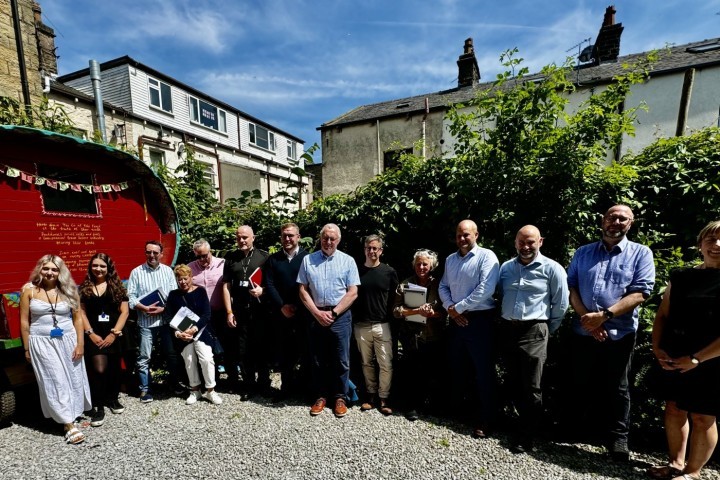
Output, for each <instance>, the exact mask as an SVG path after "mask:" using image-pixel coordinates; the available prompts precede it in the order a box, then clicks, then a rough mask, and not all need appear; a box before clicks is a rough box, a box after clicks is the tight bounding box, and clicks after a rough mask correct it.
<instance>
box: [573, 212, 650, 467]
mask: <svg viewBox="0 0 720 480" xmlns="http://www.w3.org/2000/svg"><path fill="white" fill-rule="evenodd" d="M633 219H634V217H633V213H632V210H630V208H629V207H627V206H625V205H615V206H614V207H612V208H611V209H610V210H608V211H607V213H605V215H604V216H603V220H602V240H601V241H599V242H595V243H591V244H589V245H584V246H582V247H580V248H578V250H577V251H576V252H575V256H574V257H573V259H572V262H571V263H570V267H569V269H568V285H569V287H570V304H571V305H572V307H573V309H574V310H575V313H577V316H578V318H577V319H575V320H574V321H573V331H574V335H573V341H572V352H573V362H572V365H573V373H574V375H573V376H574V380H575V382H574V389H573V391H574V392H575V394H576V398H575V399H574V401H573V403H572V408H571V414H572V417H571V419H570V420H569V421H570V422H571V425H573V426H580V427H581V428H586V427H587V423H588V421H592V422H593V423H594V425H591V427H596V428H597V429H598V430H599V431H601V432H603V433H604V434H605V435H606V436H607V440H608V450H609V452H610V455H611V457H612V458H613V459H614V460H616V461H627V460H629V458H630V451H629V449H628V433H629V428H630V391H629V382H628V372H629V371H630V362H631V360H632V353H633V349H634V347H635V337H636V332H637V328H638V306H639V305H640V304H641V303H643V302H644V301H645V299H646V298H647V297H648V296H649V295H650V293H651V292H652V289H653V286H654V285H655V265H654V263H653V255H652V252H651V251H650V249H649V248H648V247H646V246H644V245H640V244H638V243H635V242H631V241H629V240H628V239H627V237H626V235H627V232H628V231H629V230H630V227H631V226H632V223H633ZM593 401H595V402H596V403H597V405H588V404H589V403H592V402H593ZM585 416H588V417H589V418H587V419H584V417H585Z"/></svg>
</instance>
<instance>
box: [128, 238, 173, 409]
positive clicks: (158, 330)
mask: <svg viewBox="0 0 720 480" xmlns="http://www.w3.org/2000/svg"><path fill="white" fill-rule="evenodd" d="M162 256H163V246H162V244H161V243H160V242H158V241H155V240H150V241H148V242H147V243H146V244H145V263H143V264H142V265H140V266H138V267H135V268H134V269H133V271H132V272H130V278H129V279H128V283H127V291H128V298H129V300H130V301H129V305H130V308H132V309H134V310H135V311H137V316H138V320H137V324H138V341H139V351H138V358H137V372H138V376H139V377H140V401H141V402H143V403H150V402H152V401H153V397H152V394H151V393H150V383H151V381H152V376H151V373H150V358H151V357H152V347H153V344H154V343H155V342H156V341H157V339H158V337H159V338H160V348H161V350H162V352H163V354H164V355H165V358H166V360H167V366H168V370H169V372H170V383H172V384H173V388H174V390H175V392H176V393H182V392H184V388H183V387H182V385H181V384H180V382H179V380H178V378H179V361H178V355H177V353H176V351H175V347H174V346H173V342H172V336H171V333H170V326H169V325H168V324H166V323H165V322H164V321H163V316H162V313H163V311H164V310H165V307H164V306H161V305H159V304H158V303H157V302H155V303H152V304H150V305H144V304H143V303H141V302H140V300H141V299H142V298H143V297H144V296H145V295H147V294H149V293H152V292H153V291H154V290H159V291H160V292H161V293H162V295H163V296H165V297H167V294H168V293H170V291H171V290H175V289H176V288H177V281H176V280H175V274H174V273H173V270H172V268H170V267H168V266H167V265H163V264H162V263H160V259H161V258H162Z"/></svg>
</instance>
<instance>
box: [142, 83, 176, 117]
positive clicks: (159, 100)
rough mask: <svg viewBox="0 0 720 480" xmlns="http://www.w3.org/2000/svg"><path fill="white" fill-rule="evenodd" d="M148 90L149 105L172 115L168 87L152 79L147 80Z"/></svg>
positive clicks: (170, 95)
mask: <svg viewBox="0 0 720 480" xmlns="http://www.w3.org/2000/svg"><path fill="white" fill-rule="evenodd" d="M148 87H149V88H150V105H152V106H154V107H157V108H159V109H161V110H164V111H166V112H168V113H172V94H171V90H170V85H168V84H167V83H163V82H161V81H159V80H155V79H154V78H148Z"/></svg>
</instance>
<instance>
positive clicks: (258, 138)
mask: <svg viewBox="0 0 720 480" xmlns="http://www.w3.org/2000/svg"><path fill="white" fill-rule="evenodd" d="M248 125H249V127H248V128H249V131H250V143H252V144H253V145H256V146H258V147H260V148H264V149H265V150H270V151H273V152H274V151H275V134H274V133H272V132H271V131H269V130H268V129H267V128H263V127H261V126H260V125H255V124H254V123H250V124H248Z"/></svg>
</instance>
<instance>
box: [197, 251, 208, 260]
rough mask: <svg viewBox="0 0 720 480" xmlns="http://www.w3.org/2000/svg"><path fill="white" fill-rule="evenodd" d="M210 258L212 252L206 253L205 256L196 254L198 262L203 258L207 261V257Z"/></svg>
mask: <svg viewBox="0 0 720 480" xmlns="http://www.w3.org/2000/svg"><path fill="white" fill-rule="evenodd" d="M209 256H210V252H208V253H205V254H203V255H198V254H195V258H197V259H198V260H200V259H201V258H202V259H205V258H207V257H209Z"/></svg>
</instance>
